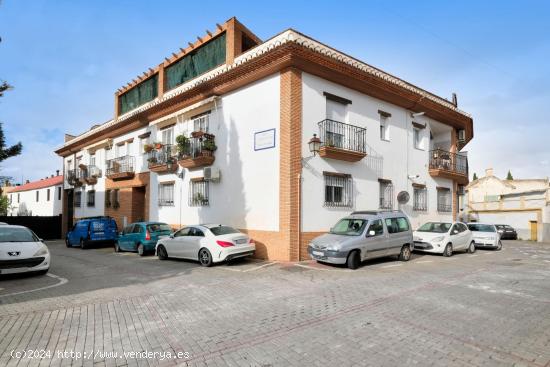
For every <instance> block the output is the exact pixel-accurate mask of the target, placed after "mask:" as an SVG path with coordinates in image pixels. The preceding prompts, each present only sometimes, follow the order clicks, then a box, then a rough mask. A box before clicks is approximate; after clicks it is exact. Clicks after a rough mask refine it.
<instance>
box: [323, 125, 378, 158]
mask: <svg viewBox="0 0 550 367" xmlns="http://www.w3.org/2000/svg"><path fill="white" fill-rule="evenodd" d="M319 131H320V138H321V144H322V146H324V147H330V148H338V149H342V150H349V151H353V152H357V153H363V154H364V153H366V139H367V129H365V128H363V127H359V126H355V125H350V124H345V123H343V122H339V121H334V120H330V119H326V120H323V121H320V122H319Z"/></svg>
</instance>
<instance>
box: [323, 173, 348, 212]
mask: <svg viewBox="0 0 550 367" xmlns="http://www.w3.org/2000/svg"><path fill="white" fill-rule="evenodd" d="M323 176H324V178H325V204H324V205H325V206H328V207H348V208H351V207H352V206H353V181H352V178H351V175H348V174H341V173H330V172H323Z"/></svg>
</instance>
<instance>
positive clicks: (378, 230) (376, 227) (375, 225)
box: [367, 219, 384, 236]
mask: <svg viewBox="0 0 550 367" xmlns="http://www.w3.org/2000/svg"><path fill="white" fill-rule="evenodd" d="M371 231H372V232H374V234H373V235H371V234H370V232H371ZM367 234H368V235H369V236H380V235H381V234H384V225H383V224H382V219H377V220H373V221H372V222H371V224H370V227H369V230H368V232H367Z"/></svg>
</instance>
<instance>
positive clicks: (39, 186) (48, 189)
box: [6, 171, 63, 216]
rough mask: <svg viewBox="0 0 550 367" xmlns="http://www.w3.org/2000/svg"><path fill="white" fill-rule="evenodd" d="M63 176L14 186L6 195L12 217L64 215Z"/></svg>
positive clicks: (9, 213)
mask: <svg viewBox="0 0 550 367" xmlns="http://www.w3.org/2000/svg"><path fill="white" fill-rule="evenodd" d="M62 193H63V176H61V175H59V171H58V172H57V175H56V176H54V175H52V176H51V177H46V178H43V179H41V180H38V181H33V182H30V181H27V182H26V183H25V184H23V185H19V186H12V187H10V188H9V192H8V193H7V194H6V195H7V197H8V200H9V206H8V215H10V216H55V215H60V214H61V213H62V199H63V195H62Z"/></svg>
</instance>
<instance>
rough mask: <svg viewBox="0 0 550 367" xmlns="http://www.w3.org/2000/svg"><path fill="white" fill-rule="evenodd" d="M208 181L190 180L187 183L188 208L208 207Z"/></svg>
mask: <svg viewBox="0 0 550 367" xmlns="http://www.w3.org/2000/svg"><path fill="white" fill-rule="evenodd" d="M208 185H209V183H208V181H204V180H203V179H200V180H191V181H190V182H189V206H207V205H210V198H209V195H208V191H209V190H208V189H209V187H208Z"/></svg>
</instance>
